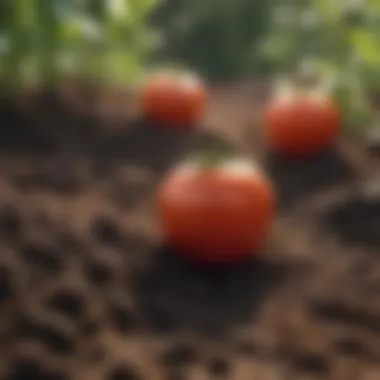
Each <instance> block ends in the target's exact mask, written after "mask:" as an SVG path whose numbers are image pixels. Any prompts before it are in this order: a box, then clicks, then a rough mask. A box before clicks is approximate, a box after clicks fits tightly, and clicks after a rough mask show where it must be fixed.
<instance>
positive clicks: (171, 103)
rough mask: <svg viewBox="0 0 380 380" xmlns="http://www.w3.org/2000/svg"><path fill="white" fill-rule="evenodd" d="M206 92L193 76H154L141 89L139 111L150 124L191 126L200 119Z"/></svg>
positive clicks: (161, 74) (199, 81)
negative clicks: (151, 122)
mask: <svg viewBox="0 0 380 380" xmlns="http://www.w3.org/2000/svg"><path fill="white" fill-rule="evenodd" d="M206 100H207V94H206V89H205V86H204V85H203V83H202V82H201V80H200V79H199V78H198V77H196V76H194V75H190V74H188V75H174V74H169V73H157V74H156V75H154V76H153V77H151V78H150V79H149V80H148V81H147V82H146V83H145V85H144V86H143V87H142V90H141V108H142V111H143V113H144V114H145V116H147V117H148V118H149V119H151V120H152V121H156V122H159V123H164V124H169V125H173V124H180V125H192V124H194V123H196V122H197V121H198V120H199V119H200V118H201V117H202V116H203V112H204V109H205V104H206Z"/></svg>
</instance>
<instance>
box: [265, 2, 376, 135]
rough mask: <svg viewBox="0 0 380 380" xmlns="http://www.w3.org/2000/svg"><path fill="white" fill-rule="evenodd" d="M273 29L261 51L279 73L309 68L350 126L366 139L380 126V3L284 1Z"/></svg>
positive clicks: (275, 11)
mask: <svg viewBox="0 0 380 380" xmlns="http://www.w3.org/2000/svg"><path fill="white" fill-rule="evenodd" d="M269 25H270V27H269V29H270V32H269V33H268V35H267V36H266V38H265V39H264V40H263V41H262V44H258V46H259V47H260V49H261V52H262V54H263V55H265V56H266V57H267V59H268V60H269V61H271V62H272V63H274V64H275V65H276V67H277V72H281V73H282V74H285V75H288V74H289V73H293V72H295V71H298V70H299V69H300V68H301V71H302V70H303V69H304V68H305V67H306V66H307V67H308V70H309V72H313V73H314V74H315V76H316V77H318V78H319V80H320V82H321V83H322V84H323V86H325V88H326V89H327V90H328V91H329V92H330V94H331V95H332V96H333V97H334V98H335V99H336V101H337V102H338V104H339V107H340V108H341V110H342V119H343V120H342V122H343V124H344V126H347V127H349V128H351V129H352V130H353V131H355V132H360V133H362V132H363V131H367V130H368V129H369V130H370V129H371V128H372V127H373V126H377V125H378V116H379V115H378V112H377V111H376V109H375V108H374V107H373V103H372V95H373V93H374V92H375V93H376V92H378V89H379V86H380V27H379V25H380V1H379V0H352V1H351V0H350V1H348V0H346V1H342V0H307V1H303V0H294V1H288V2H283V1H279V2H278V5H277V6H275V7H273V10H272V20H271V23H269Z"/></svg>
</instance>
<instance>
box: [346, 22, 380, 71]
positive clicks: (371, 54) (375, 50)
mask: <svg viewBox="0 0 380 380" xmlns="http://www.w3.org/2000/svg"><path fill="white" fill-rule="evenodd" d="M349 40H350V42H351V44H352V46H353V49H355V51H356V52H357V54H358V55H359V56H360V57H361V58H362V59H363V60H364V61H367V62H370V63H373V64H379V63H380V38H376V36H375V34H374V33H371V31H370V30H368V29H365V28H360V29H359V28H356V29H354V30H352V31H350V34H349Z"/></svg>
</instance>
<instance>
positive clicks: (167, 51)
mask: <svg viewBox="0 0 380 380" xmlns="http://www.w3.org/2000/svg"><path fill="white" fill-rule="evenodd" d="M269 11H270V2H268V1H252V0H207V1H205V0H165V1H164V2H163V3H162V5H161V6H160V7H158V8H157V11H156V12H155V13H154V15H153V17H152V19H151V22H152V24H153V25H154V26H155V27H156V28H158V29H159V30H160V31H161V34H162V36H163V37H164V38H163V39H162V45H161V46H160V49H159V51H158V54H157V55H156V58H157V59H159V60H162V59H165V60H169V61H170V62H173V61H174V62H177V63H179V64H185V65H186V66H190V68H191V69H193V70H196V71H198V72H200V73H201V74H203V75H205V76H207V77H209V78H212V79H228V78H232V77H237V76H244V75H247V74H251V73H252V72H254V71H255V70H257V69H258V68H259V67H260V65H261V62H260V60H259V59H258V58H259V57H257V55H256V51H255V49H254V46H255V44H256V43H257V41H258V38H259V37H261V34H262V32H263V30H265V27H266V21H267V18H268V16H269ZM260 69H264V67H263V66H261V67H260Z"/></svg>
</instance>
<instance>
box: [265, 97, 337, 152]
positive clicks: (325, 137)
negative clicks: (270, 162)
mask: <svg viewBox="0 0 380 380" xmlns="http://www.w3.org/2000/svg"><path fill="white" fill-rule="evenodd" d="M262 123H263V129H264V134H265V136H266V139H267V141H268V143H269V144H270V145H271V147H272V148H273V149H274V150H276V151H278V152H280V153H283V154H286V155H290V156H297V157H307V156H311V155H314V154H316V153H318V152H319V151H320V150H321V149H323V148H324V147H326V146H327V145H329V144H330V143H332V142H333V141H334V140H335V139H336V137H337V135H338V133H339V129H340V112H339V109H338V107H337V105H336V104H335V103H334V102H333V100H332V99H330V98H328V97H327V96H323V95H316V94H308V95H307V94H306V95H305V94H304V95H294V96H291V97H288V98H274V99H273V100H272V101H271V102H269V104H268V105H267V107H266V108H265V109H264V113H263V121H262Z"/></svg>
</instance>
